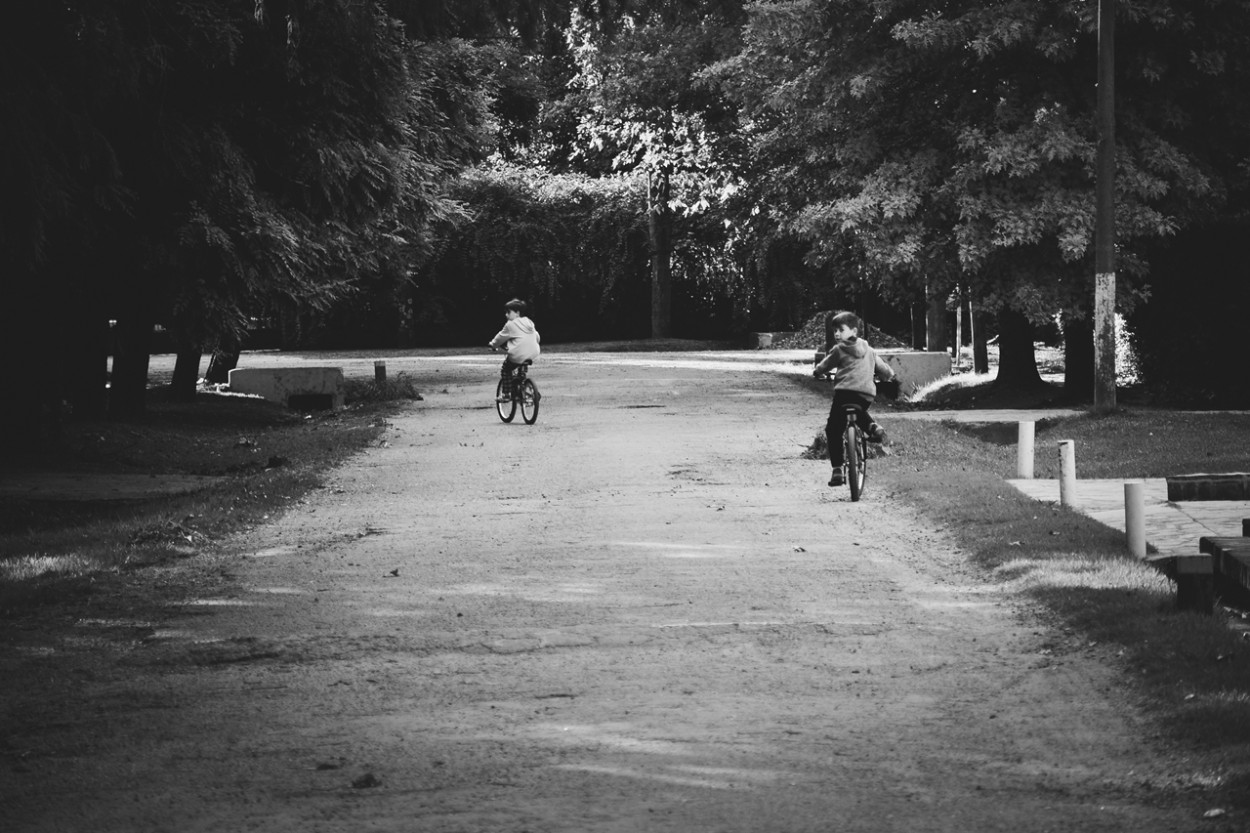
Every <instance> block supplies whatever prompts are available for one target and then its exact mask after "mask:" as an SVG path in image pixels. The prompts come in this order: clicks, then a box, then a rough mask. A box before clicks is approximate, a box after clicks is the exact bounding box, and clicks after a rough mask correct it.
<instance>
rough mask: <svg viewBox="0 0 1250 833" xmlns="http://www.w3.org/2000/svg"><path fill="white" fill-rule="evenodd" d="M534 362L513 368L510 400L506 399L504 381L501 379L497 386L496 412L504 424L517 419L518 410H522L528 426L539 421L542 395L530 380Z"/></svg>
mask: <svg viewBox="0 0 1250 833" xmlns="http://www.w3.org/2000/svg"><path fill="white" fill-rule="evenodd" d="M533 363H534V362H533V361H526V362H525V363H523V364H518V365H515V366H513V368H512V379H511V380H510V381H511V382H512V384H511V385H509V387H510V388H511V390H512V393H511V395H510V396H509V397H508V398H506V399H505V398H504V392H503V388H504V380H503V378H502V377H501V378H500V379H499V384H497V385H496V386H495V411H496V413H498V414H499V418H500V419H501V420H503V421H504V422H512V420H513V419H515V418H516V412H517V408H518V407H520V409H521V419H523V420H525V424H526V425H533V424H534V423H535V422H536V421H537V420H538V403H539V401H540V400H541V399H542V395H541V394H540V393H539V392H538V386H537V385H535V384H534V380H533V379H531V378H529V372H528V371H529V368H530V365H532V364H533Z"/></svg>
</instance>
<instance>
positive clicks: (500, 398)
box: [495, 393, 512, 405]
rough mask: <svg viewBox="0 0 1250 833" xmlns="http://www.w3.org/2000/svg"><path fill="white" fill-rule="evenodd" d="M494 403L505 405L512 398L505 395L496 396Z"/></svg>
mask: <svg viewBox="0 0 1250 833" xmlns="http://www.w3.org/2000/svg"><path fill="white" fill-rule="evenodd" d="M495 401H496V402H498V403H499V404H500V405H507V404H508V403H509V402H511V401H512V397H511V396H509V395H508V394H506V393H505V394H501V395H499V396H496V397H495Z"/></svg>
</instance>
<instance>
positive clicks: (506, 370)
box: [499, 359, 529, 396]
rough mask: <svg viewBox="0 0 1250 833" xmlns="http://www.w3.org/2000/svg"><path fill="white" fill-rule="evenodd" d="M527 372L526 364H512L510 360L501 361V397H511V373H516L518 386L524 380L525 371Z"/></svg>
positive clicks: (527, 366)
mask: <svg viewBox="0 0 1250 833" xmlns="http://www.w3.org/2000/svg"><path fill="white" fill-rule="evenodd" d="M527 370H529V365H528V364H513V363H512V360H511V359H504V360H503V367H501V368H499V377H500V378H501V379H503V395H504V396H511V395H512V384H513V379H512V373H513V371H516V384H518V385H519V384H520V383H521V380H522V379H524V378H525V373H526V371H527Z"/></svg>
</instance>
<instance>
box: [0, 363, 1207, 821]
mask: <svg viewBox="0 0 1250 833" xmlns="http://www.w3.org/2000/svg"><path fill="white" fill-rule="evenodd" d="M624 361H629V362H631V363H629V364H624V363H622V362H624ZM634 361H635V360H634V359H633V358H629V359H627V358H626V357H616V358H615V359H614V357H611V356H603V355H599V356H576V355H552V356H551V357H549V358H548V359H547V360H546V361H544V362H542V363H541V364H540V365H539V367H538V368H537V370H536V371H535V374H534V378H535V379H536V380H537V381H538V383H539V384H540V385H541V387H542V390H543V392H544V399H543V402H542V413H541V414H540V417H539V421H538V424H537V425H535V426H532V427H527V426H524V425H522V424H520V423H519V420H518V423H517V424H514V425H504V424H501V423H500V422H499V421H498V419H497V418H496V417H495V414H494V412H493V409H492V407H491V405H490V402H489V398H490V395H491V394H492V392H493V378H492V374H493V373H494V372H495V368H496V363H495V362H494V361H493V360H492V359H490V358H489V357H486V358H482V359H480V360H478V359H472V360H462V361H455V360H452V359H447V360H437V361H436V360H430V361H429V362H427V363H425V364H422V365H420V366H419V367H416V368H415V369H414V370H413V372H414V374H415V375H417V376H418V378H419V380H420V387H421V389H422V391H423V392H424V393H425V401H424V402H421V403H417V404H415V405H413V406H412V407H411V408H410V409H409V410H407V411H405V412H404V413H403V414H402V415H401V416H399V417H398V418H396V419H395V420H394V421H393V423H392V425H391V426H390V428H389V429H388V431H387V433H386V437H385V442H384V444H383V445H380V446H379V447H377V448H374V449H372V450H371V451H370V453H368V454H365V455H361V456H360V457H358V458H357V459H355V460H354V462H353V463H351V464H350V465H348V466H346V467H344V468H343V469H341V470H339V471H337V472H336V473H334V475H333V477H332V479H331V481H330V482H329V483H328V484H327V486H326V488H324V489H323V490H321V491H319V492H317V493H315V494H314V495H312V496H311V497H310V498H308V499H307V500H305V501H303V502H302V503H301V504H300V505H298V506H296V507H294V508H293V509H292V511H290V512H289V513H288V514H286V515H285V516H284V517H282V518H280V519H276V520H275V521H274V522H273V523H272V524H271V525H270V526H267V527H265V528H263V529H262V530H259V531H257V532H256V533H254V534H252V535H251V536H249V537H248V538H246V539H244V540H240V541H238V542H237V551H236V552H235V553H233V554H229V555H219V556H212V557H208V556H206V557H204V558H202V559H198V560H193V561H190V562H186V563H184V564H183V565H180V566H175V567H171V568H169V569H168V570H165V571H160V572H157V573H154V574H153V575H152V576H151V578H150V580H151V581H152V582H154V583H158V584H159V583H166V584H168V585H170V586H182V585H184V584H185V585H186V586H189V587H191V588H192V592H191V593H190V595H189V596H187V597H186V598H185V599H184V600H182V601H181V602H180V603H178V604H174V605H171V606H170V607H169V608H168V609H167V611H166V613H165V614H164V615H163V618H160V619H159V621H147V620H145V621H127V620H116V619H110V620H108V621H97V622H91V621H85V622H84V623H83V628H82V630H83V634H82V639H81V640H80V642H78V643H77V644H67V645H65V646H63V649H61V650H58V651H47V652H44V653H42V654H40V653H37V652H36V653H31V652H29V651H28V652H27V653H26V654H25V655H17V656H9V657H6V658H5V663H4V665H5V669H6V673H13V672H18V673H21V674H23V675H24V678H25V681H24V682H23V686H24V687H25V689H26V691H27V692H28V695H29V696H27V697H26V698H25V700H24V701H22V700H21V699H20V698H19V699H18V703H19V704H20V705H19V706H15V707H14V708H20V709H21V710H22V725H23V726H24V727H27V728H26V729H24V730H21V731H16V732H15V731H13V730H12V729H10V731H9V732H8V733H7V734H6V736H5V737H3V738H2V739H0V744H3V747H0V751H3V752H5V753H6V754H5V763H7V764H11V766H5V767H3V769H0V794H2V795H3V804H2V805H0V829H2V830H4V831H8V833H19V831H20V832H21V833H25V831H51V830H58V831H59V830H65V831H164V830H169V831H242V830H259V831H301V833H308V832H309V831H359V830H380V831H431V832H432V833H434V832H437V833H443V832H444V831H447V832H448V833H450V832H451V831H511V832H512V833H520V831H529V833H556V831H569V833H574V832H577V833H582V832H584V831H622V832H626V831H674V833H677V832H680V833H689V832H690V831H718V833H748V832H749V833H759V832H760V831H908V833H916V832H917V831H990V830H1012V831H1043V830H1055V831H1078V830H1079V831H1085V833H1089V832H1090V831H1127V830H1132V831H1135V833H1152V831H1173V830H1197V829H1202V830H1211V829H1217V828H1216V827H1213V826H1212V824H1211V823H1210V822H1204V821H1202V819H1201V811H1202V809H1203V808H1201V807H1195V806H1194V804H1193V802H1192V801H1191V800H1188V799H1186V798H1185V795H1184V792H1183V789H1181V788H1183V787H1184V786H1185V785H1186V783H1191V782H1193V781H1194V780H1198V779H1200V778H1201V775H1200V774H1199V773H1191V772H1186V771H1185V770H1184V767H1183V763H1181V762H1177V761H1171V760H1168V759H1166V758H1164V757H1162V756H1161V755H1160V753H1159V752H1158V751H1157V750H1155V749H1153V748H1152V746H1151V740H1150V739H1149V738H1147V737H1143V736H1142V731H1141V727H1140V726H1139V725H1138V724H1137V723H1136V722H1135V720H1134V717H1133V710H1132V708H1131V705H1130V704H1129V703H1128V702H1126V700H1125V697H1124V696H1123V694H1122V693H1120V691H1119V690H1118V689H1117V686H1116V678H1115V676H1114V674H1113V672H1112V671H1110V670H1108V669H1107V667H1106V665H1105V663H1104V660H1105V657H1103V656H1102V655H1101V654H1100V653H1099V649H1097V648H1085V647H1078V646H1073V645H1072V644H1071V641H1070V640H1068V639H1066V638H1065V637H1064V636H1063V635H1062V634H1057V633H1055V632H1053V631H1051V630H1049V629H1048V628H1047V627H1046V626H1045V625H1043V624H1042V623H1041V622H1040V621H1038V620H1037V619H1036V618H1035V616H1034V614H1033V613H1031V612H1030V611H1028V610H1023V609H1021V608H1020V607H1019V606H1018V603H1016V602H1013V601H1011V600H1010V599H1009V598H1008V597H1007V596H1005V595H1004V594H1003V593H1002V592H1001V591H1000V590H999V589H998V588H996V587H995V586H992V585H990V584H986V583H984V582H983V581H982V580H981V579H980V578H979V577H978V576H977V575H975V574H974V573H971V572H969V571H968V570H967V569H966V568H965V566H964V562H963V558H962V556H961V554H960V553H959V552H958V551H957V550H956V549H955V547H954V545H953V544H952V543H951V541H950V540H949V539H948V538H947V537H945V536H944V535H943V534H942V533H940V532H938V531H934V530H933V529H932V525H931V524H929V523H927V522H925V521H923V520H921V519H919V518H917V517H915V516H913V515H912V514H911V513H910V512H909V511H908V510H907V509H906V508H905V507H903V506H902V505H900V504H898V503H897V502H894V501H892V500H891V499H889V497H888V496H886V495H882V494H880V493H873V492H870V493H869V495H868V496H867V497H866V498H865V500H864V501H862V502H860V503H857V504H852V503H850V502H849V499H848V496H847V494H846V492H845V491H843V490H838V491H833V490H830V489H828V488H827V487H825V486H824V480H825V479H826V478H827V473H826V469H825V467H824V466H825V464H823V463H816V462H811V461H805V460H802V459H800V458H799V453H800V451H801V450H802V448H803V446H805V445H806V444H807V443H808V442H809V441H810V440H811V438H812V436H813V434H814V433H815V431H816V429H817V428H818V427H819V425H820V424H821V422H822V420H823V411H824V405H823V403H822V402H821V400H819V399H817V398H815V397H814V396H813V395H812V394H810V393H808V392H805V391H803V390H802V389H800V388H799V387H797V386H795V385H793V384H792V383H791V382H789V381H787V380H786V379H784V378H783V377H781V376H778V375H777V374H774V373H766V372H758V371H751V370H741V369H739V370H732V369H726V368H724V367H722V366H721V365H712V364H705V365H703V366H700V365H699V363H698V362H681V363H676V364H677V365H680V366H664V364H665V363H664V362H659V363H658V364H657V363H654V362H652V361H651V360H644V359H642V358H639V359H638V360H637V363H636V364H634V363H632V362H634ZM870 485H871V484H870ZM6 687H8V688H10V689H12V688H13V687H14V686H13V678H12V677H10V678H9V683H8V684H7V686H6ZM10 717H13V714H12V713H11V714H10Z"/></svg>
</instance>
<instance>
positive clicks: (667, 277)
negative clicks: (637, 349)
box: [647, 172, 673, 338]
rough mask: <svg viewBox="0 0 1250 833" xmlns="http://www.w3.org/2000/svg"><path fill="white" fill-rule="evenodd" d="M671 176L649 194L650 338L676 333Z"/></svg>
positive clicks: (662, 176)
mask: <svg viewBox="0 0 1250 833" xmlns="http://www.w3.org/2000/svg"><path fill="white" fill-rule="evenodd" d="M669 187H670V186H669V181H668V173H667V172H661V173H660V174H658V175H657V178H656V180H655V181H653V183H652V186H651V188H649V189H648V191H649V192H648V194H647V230H648V235H649V237H650V243H651V337H652V338H668V337H669V336H670V335H672V331H673V239H672V238H673V219H672V215H671V213H670V212H669V208H668V199H669Z"/></svg>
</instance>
